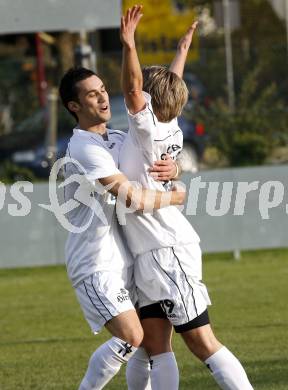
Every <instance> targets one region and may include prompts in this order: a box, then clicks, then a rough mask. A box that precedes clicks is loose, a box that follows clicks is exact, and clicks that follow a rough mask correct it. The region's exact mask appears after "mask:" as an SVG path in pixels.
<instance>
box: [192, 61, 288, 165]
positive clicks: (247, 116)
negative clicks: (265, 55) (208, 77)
mask: <svg viewBox="0 0 288 390" xmlns="http://www.w3.org/2000/svg"><path fill="white" fill-rule="evenodd" d="M262 72H263V69H262V68H261V66H258V67H257V68H256V69H254V70H253V71H252V72H250V73H249V74H248V75H247V76H246V78H245V80H244V82H243V84H242V86H241V89H240V92H239V94H238V96H237V98H238V99H237V100H238V105H237V108H236V111H235V113H234V114H232V113H231V112H230V110H229V107H228V105H227V104H226V103H225V102H224V101H223V99H222V98H218V99H216V100H215V102H213V103H212V104H211V105H210V107H209V108H208V109H205V108H203V107H199V108H198V112H197V113H196V116H197V117H198V119H199V120H201V121H203V122H204V123H205V125H206V131H207V133H208V135H209V143H210V144H211V146H214V147H217V149H218V150H219V151H220V153H221V154H222V155H223V156H224V157H225V158H226V159H227V160H228V161H229V163H230V165H232V166H242V165H258V164H262V163H263V162H264V161H265V159H266V158H267V157H268V156H269V154H270V153H271V150H272V149H273V147H275V146H278V145H281V144H282V143H283V140H286V141H287V135H288V128H287V123H288V113H287V111H285V105H284V103H283V101H282V100H281V99H279V98H278V97H277V88H276V85H275V83H270V84H269V85H267V86H265V87H264V88H263V87H262V86H261V85H260V83H259V80H260V79H261V74H262Z"/></svg>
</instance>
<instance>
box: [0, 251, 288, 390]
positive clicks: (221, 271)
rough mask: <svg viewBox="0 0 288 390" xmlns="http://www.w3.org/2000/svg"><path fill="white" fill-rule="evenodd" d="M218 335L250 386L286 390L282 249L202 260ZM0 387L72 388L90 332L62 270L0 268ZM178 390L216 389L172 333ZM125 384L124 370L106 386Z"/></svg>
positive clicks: (286, 288)
mask: <svg viewBox="0 0 288 390" xmlns="http://www.w3.org/2000/svg"><path fill="white" fill-rule="evenodd" d="M204 276H205V282H206V284H207V286H208V289H209V292H210V296H211V299H212V302H213V306H212V307H211V309H210V317H211V321H212V323H213V328H214V331H215V333H216V335H217V336H218V338H219V339H220V340H221V341H222V342H223V343H224V344H225V345H226V346H227V347H229V348H230V349H231V350H232V351H233V352H234V353H235V354H236V355H237V357H239V359H240V360H241V362H242V363H243V365H244V367H245V368H246V371H247V373H248V375H249V377H250V379H251V381H252V383H253V385H254V387H255V389H259V390H260V389H261V390H284V389H288V364H287V363H288V359H287V358H288V352H287V349H288V348H287V339H288V310H287V297H288V294H287V292H288V283H287V281H288V250H273V251H257V252H246V253H243V254H242V259H241V261H239V262H236V261H234V260H233V259H232V256H231V255H230V254H217V255H209V256H205V257H204ZM0 296H1V300H0V330H1V332H0V389H1V390H20V389H21V390H29V389H35V390H36V389H39V390H40V389H41V390H46V389H59V390H65V389H67V390H68V389H69V390H73V389H77V385H78V384H79V381H80V379H81V377H82V375H83V373H84V372H85V369H86V365H87V362H88V359H89V357H90V354H91V353H92V351H93V350H94V349H95V348H96V347H97V346H98V345H99V344H101V343H102V342H103V341H105V340H106V339H107V337H108V334H107V333H106V332H102V333H101V334H100V335H99V336H93V335H92V334H91V333H90V329H89V327H88V325H87V324H86V322H85V320H84V319H83V318H82V313H81V311H80V308H79V306H78V303H77V301H76V298H75V296H74V292H73V289H72V288H71V286H70V284H69V281H68V280H67V277H66V272H65V269H64V268H63V267H43V268H32V269H27V268H26V269H16V270H1V271H0ZM174 348H175V352H176V356H177V361H178V365H179V369H180V377H181V382H180V389H183V390H186V389H187V390H188V389H193V390H209V389H211V390H212V389H217V386H216V385H215V383H214V381H213V379H212V378H211V376H210V374H209V371H208V370H207V369H206V368H205V367H204V366H203V365H202V364H201V363H199V362H198V361H197V360H196V359H195V358H194V357H193V356H192V355H191V354H190V353H189V352H188V351H187V349H186V347H185V346H184V345H183V343H182V340H181V339H180V337H178V336H175V337H174ZM106 388H107V389H108V390H109V389H110V390H114V389H115V390H116V389H117V390H119V389H125V388H126V386H125V377H124V370H122V371H121V373H120V374H119V375H118V376H117V377H116V378H114V380H113V381H112V382H111V383H110V384H109V385H108V386H107V387H106Z"/></svg>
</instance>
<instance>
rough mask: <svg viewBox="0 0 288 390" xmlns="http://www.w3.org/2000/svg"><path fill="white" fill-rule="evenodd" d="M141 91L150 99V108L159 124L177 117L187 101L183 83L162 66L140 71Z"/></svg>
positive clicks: (149, 67)
mask: <svg viewBox="0 0 288 390" xmlns="http://www.w3.org/2000/svg"><path fill="white" fill-rule="evenodd" d="M142 73H143V90H144V91H145V92H148V93H149V94H150V95H151V98H152V107H153V111H154V113H155V115H156V116H157V119H158V120H159V121H160V122H170V121H171V120H172V119H173V118H176V117H177V116H179V115H180V114H181V112H182V110H183V107H184V106H185V104H186V103H187V100H188V89H187V87H186V84H185V82H184V81H183V80H182V79H181V78H180V77H179V76H177V75H176V73H173V72H171V71H170V70H168V69H167V68H165V67H163V66H147V67H145V68H144V69H143V70H142Z"/></svg>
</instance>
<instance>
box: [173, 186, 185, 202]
mask: <svg viewBox="0 0 288 390" xmlns="http://www.w3.org/2000/svg"><path fill="white" fill-rule="evenodd" d="M172 191H173V192H174V191H175V192H177V195H178V197H179V204H181V205H183V204H184V203H185V199H186V187H185V185H184V184H183V183H181V182H180V181H177V182H175V183H174V185H173V187H172Z"/></svg>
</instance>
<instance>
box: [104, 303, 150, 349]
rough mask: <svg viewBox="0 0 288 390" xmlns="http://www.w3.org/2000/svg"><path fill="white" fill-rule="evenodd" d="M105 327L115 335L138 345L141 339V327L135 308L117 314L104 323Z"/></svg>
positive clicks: (135, 345)
mask: <svg viewBox="0 0 288 390" xmlns="http://www.w3.org/2000/svg"><path fill="white" fill-rule="evenodd" d="M105 327H106V329H107V330H108V331H109V332H110V333H111V334H112V335H113V336H115V337H119V338H120V339H121V340H123V341H126V342H127V343H129V344H131V345H133V346H134V347H139V346H140V344H141V343H142V340H143V329H142V326H141V323H140V320H139V317H138V315H137V313H136V311H135V310H128V311H124V312H122V313H120V314H118V315H117V316H116V317H114V318H112V319H111V320H110V321H108V322H107V323H106V324H105Z"/></svg>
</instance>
